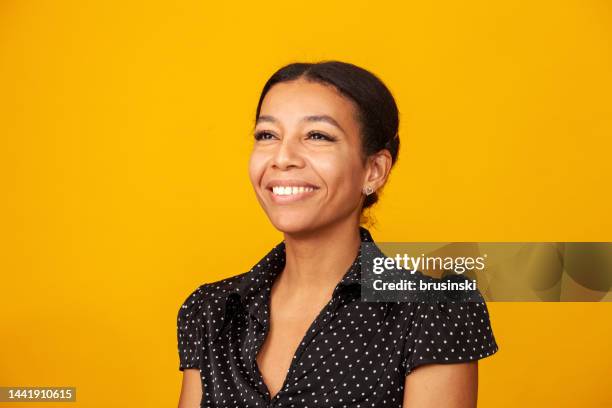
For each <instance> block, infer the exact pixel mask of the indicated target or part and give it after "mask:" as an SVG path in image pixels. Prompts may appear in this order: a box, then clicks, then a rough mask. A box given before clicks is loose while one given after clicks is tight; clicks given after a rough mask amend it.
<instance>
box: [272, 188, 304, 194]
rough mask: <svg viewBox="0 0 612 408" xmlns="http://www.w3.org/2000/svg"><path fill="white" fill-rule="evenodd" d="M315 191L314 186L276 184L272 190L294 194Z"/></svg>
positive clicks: (278, 192) (275, 192)
mask: <svg viewBox="0 0 612 408" xmlns="http://www.w3.org/2000/svg"><path fill="white" fill-rule="evenodd" d="M309 191H314V187H304V186H300V187H295V186H275V187H272V192H273V193H274V194H277V195H293V194H301V193H307V192H309Z"/></svg>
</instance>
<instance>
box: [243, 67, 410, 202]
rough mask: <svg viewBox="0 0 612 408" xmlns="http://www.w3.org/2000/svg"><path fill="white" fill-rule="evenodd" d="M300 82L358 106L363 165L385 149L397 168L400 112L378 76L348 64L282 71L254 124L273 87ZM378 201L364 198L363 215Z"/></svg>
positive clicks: (274, 78)
mask: <svg viewBox="0 0 612 408" xmlns="http://www.w3.org/2000/svg"><path fill="white" fill-rule="evenodd" d="M300 78H304V79H306V80H309V81H313V82H318V83H322V84H328V85H332V86H334V87H335V88H336V89H337V90H338V91H339V92H340V93H341V94H343V95H344V96H346V97H348V98H349V99H351V100H352V101H353V102H354V103H355V104H356V105H357V108H358V118H357V119H358V121H359V123H360V125H361V142H362V143H361V145H362V149H361V150H362V161H363V163H364V164H365V161H366V159H367V157H368V156H370V155H372V154H374V153H376V152H378V151H380V150H382V149H388V150H389V152H390V153H391V158H392V164H391V166H393V165H394V164H395V162H396V161H397V158H398V152H399V146H400V140H399V134H398V129H399V111H398V109H397V105H396V103H395V99H394V98H393V95H392V94H391V92H390V91H389V89H388V88H387V87H386V86H385V84H384V83H383V82H382V81H381V80H380V79H379V78H378V77H377V76H376V75H374V74H373V73H371V72H369V71H367V70H365V69H363V68H360V67H358V66H356V65H353V64H350V63H347V62H340V61H321V62H316V63H304V62H296V63H293V64H289V65H286V66H284V67H282V68H280V69H279V70H278V71H276V72H275V73H274V74H273V75H272V76H271V77H270V79H268V81H267V82H266V84H265V85H264V87H263V90H262V91H261V95H260V97H259V103H258V104H257V111H256V113H255V120H257V118H258V117H259V112H260V110H261V104H262V101H263V99H264V97H265V96H266V94H267V93H268V91H269V90H270V88H272V86H274V85H275V84H277V83H279V82H288V81H293V80H297V79H300ZM377 201H378V193H377V192H374V193H372V194H370V195H369V196H367V197H366V198H365V201H364V203H363V207H362V211H363V210H365V209H366V208H368V207H371V206H372V205H373V204H375V203H376V202H377Z"/></svg>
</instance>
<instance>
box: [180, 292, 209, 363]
mask: <svg viewBox="0 0 612 408" xmlns="http://www.w3.org/2000/svg"><path fill="white" fill-rule="evenodd" d="M202 311H203V307H202V288H201V287H200V288H198V289H196V290H195V291H194V292H192V293H191V294H190V295H189V296H188V297H187V299H186V300H185V301H184V302H183V304H182V305H181V307H180V309H179V312H178V316H177V319H176V327H177V343H178V354H179V370H180V371H183V370H185V369H186V368H200V361H201V354H202V345H203V344H204V341H203V331H204V330H203V327H204V325H203V319H202Z"/></svg>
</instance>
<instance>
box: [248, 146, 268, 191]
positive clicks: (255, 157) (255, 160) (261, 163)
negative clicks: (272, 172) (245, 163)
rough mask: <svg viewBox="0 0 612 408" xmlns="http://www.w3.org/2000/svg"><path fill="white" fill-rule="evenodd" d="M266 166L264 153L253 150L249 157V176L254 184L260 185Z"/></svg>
mask: <svg viewBox="0 0 612 408" xmlns="http://www.w3.org/2000/svg"><path fill="white" fill-rule="evenodd" d="M264 168H265V158H264V157H263V155H261V154H259V153H257V152H253V153H251V156H250V158H249V178H250V179H251V183H252V184H253V186H258V185H259V184H260V183H259V182H260V180H261V177H262V175H263V171H264Z"/></svg>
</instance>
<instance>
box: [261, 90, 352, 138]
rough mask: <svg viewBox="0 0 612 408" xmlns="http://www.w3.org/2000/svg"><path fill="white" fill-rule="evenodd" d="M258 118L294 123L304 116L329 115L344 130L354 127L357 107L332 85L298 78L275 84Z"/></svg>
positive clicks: (263, 102) (265, 98)
mask: <svg viewBox="0 0 612 408" xmlns="http://www.w3.org/2000/svg"><path fill="white" fill-rule="evenodd" d="M260 115H271V116H274V117H276V118H277V119H279V120H280V121H289V122H290V121H297V120H299V119H300V118H301V117H303V116H307V115H329V116H331V117H333V118H334V119H336V121H338V122H339V123H340V124H341V125H342V126H343V128H345V129H351V130H353V129H356V128H357V122H356V120H357V108H356V106H355V104H354V103H353V101H352V100H350V99H349V98H347V97H346V96H344V95H342V94H341V93H340V92H339V91H338V90H337V89H336V88H335V87H333V86H332V85H326V84H321V83H317V82H311V81H307V80H304V79H298V80H294V81H289V82H281V83H278V84H276V85H274V86H272V88H270V90H269V91H268V93H267V94H266V96H265V97H264V100H263V101H262V104H261V109H260Z"/></svg>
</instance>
